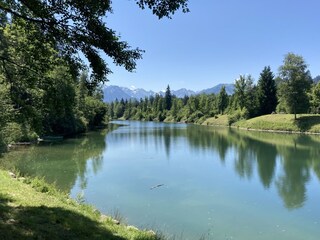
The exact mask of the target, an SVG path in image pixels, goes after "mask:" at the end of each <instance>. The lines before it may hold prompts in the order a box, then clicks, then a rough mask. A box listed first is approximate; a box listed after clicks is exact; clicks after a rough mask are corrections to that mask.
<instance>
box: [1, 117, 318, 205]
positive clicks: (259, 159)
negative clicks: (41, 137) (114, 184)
mask: <svg viewBox="0 0 320 240" xmlns="http://www.w3.org/2000/svg"><path fill="white" fill-rule="evenodd" d="M128 124H129V126H123V127H121V128H118V129H117V130H116V131H113V132H111V133H109V134H108V135H107V137H106V133H107V132H106V131H101V132H92V133H90V134H88V135H86V136H85V137H81V138H78V139H71V140H68V141H66V142H64V143H63V144H60V145H48V146H40V147H31V148H28V149H27V150H20V151H13V152H10V153H9V154H6V155H5V156H4V157H3V158H1V159H0V161H1V162H2V165H4V166H5V167H7V168H13V167H14V168H17V169H18V170H19V171H21V172H22V173H27V174H29V175H33V176H45V178H46V179H47V180H48V181H50V182H56V184H57V185H58V187H60V188H61V189H63V190H65V191H68V192H69V191H70V190H71V189H72V187H73V186H74V185H75V183H76V181H79V182H80V185H81V189H85V188H86V186H87V182H88V176H89V175H90V173H91V172H92V173H93V174H94V175H96V174H97V173H98V172H99V170H100V169H101V168H102V164H103V159H104V158H105V154H107V150H106V149H107V143H108V142H110V143H112V145H113V146H116V145H121V146H122V145H123V144H127V145H128V146H129V145H130V144H131V143H134V144H139V145H141V146H143V147H144V149H147V150H148V149H149V150H150V151H152V152H154V154H155V155H156V154H157V152H162V151H165V155H166V157H167V159H169V160H170V159H171V155H172V153H173V151H175V149H179V148H186V150H188V151H192V152H193V153H199V154H202V153H204V154H212V156H215V155H217V156H219V161H220V162H221V164H222V165H226V161H227V160H228V161H230V159H227V157H228V156H230V154H229V155H228V153H230V152H232V153H233V154H232V155H231V156H232V159H231V161H232V165H233V169H234V172H235V173H236V174H237V175H238V176H239V178H240V179H243V180H246V181H252V179H253V177H254V176H255V175H256V176H258V179H259V181H260V183H261V187H263V188H264V189H265V190H266V191H268V190H269V189H270V188H271V187H272V186H275V187H276V188H277V191H278V195H279V196H280V197H281V199H282V201H283V203H284V206H285V207H286V208H288V209H295V208H300V207H302V206H303V205H304V203H305V201H306V199H307V190H306V186H307V184H308V182H309V181H310V179H311V174H312V173H314V174H315V175H316V176H317V177H318V179H320V159H319V157H318V156H320V149H319V148H318V146H319V143H320V138H319V137H318V136H307V135H286V134H275V133H263V132H247V131H239V130H237V129H229V128H217V127H202V126H195V125H185V124H163V123H142V122H128ZM13 159H14V161H12V160H13ZM213 161H216V158H214V159H213Z"/></svg>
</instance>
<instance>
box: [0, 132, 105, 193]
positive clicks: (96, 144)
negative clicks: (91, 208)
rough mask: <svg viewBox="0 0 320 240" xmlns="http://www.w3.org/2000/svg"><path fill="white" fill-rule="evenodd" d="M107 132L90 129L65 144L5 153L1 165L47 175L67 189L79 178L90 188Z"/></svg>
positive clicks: (38, 174)
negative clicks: (91, 172) (90, 177)
mask: <svg viewBox="0 0 320 240" xmlns="http://www.w3.org/2000/svg"><path fill="white" fill-rule="evenodd" d="M107 131H108V130H104V131H97V132H90V133H88V134H86V135H84V136H79V137H78V138H73V139H68V140H66V141H64V142H62V143H54V144H45V145H40V146H32V147H28V148H19V149H16V150H15V151H11V152H9V153H7V154H5V155H4V156H3V158H1V159H0V164H1V165H2V166H4V167H5V168H6V169H17V170H19V171H20V172H21V173H22V174H27V175H30V176H40V177H44V178H45V179H46V180H47V181H48V182H51V183H55V184H56V185H57V187H59V188H60V189H62V190H63V191H66V192H69V191H70V190H71V188H72V187H73V186H74V184H75V182H76V180H77V179H79V181H80V185H81V188H86V185H87V176H88V169H89V168H90V169H92V171H93V173H94V174H96V173H97V172H98V171H99V170H100V169H101V165H102V161H103V157H102V153H103V151H104V150H105V149H106V148H107V146H106V142H105V135H106V133H107Z"/></svg>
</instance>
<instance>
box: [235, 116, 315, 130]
mask: <svg viewBox="0 0 320 240" xmlns="http://www.w3.org/2000/svg"><path fill="white" fill-rule="evenodd" d="M233 126H236V127H240V128H246V129H256V130H271V131H288V132H310V133H320V115H315V114H300V115H298V118H297V119H296V120H295V119H294V115H293V114H269V115H264V116H260V117H256V118H252V119H249V120H242V121H239V122H236V123H234V124H233Z"/></svg>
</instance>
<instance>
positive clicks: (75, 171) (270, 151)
mask: <svg viewBox="0 0 320 240" xmlns="http://www.w3.org/2000/svg"><path fill="white" fill-rule="evenodd" d="M119 123H121V124H128V125H127V126H122V127H120V128H117V129H116V130H114V131H112V132H110V133H108V134H107V135H106V136H105V135H103V134H98V133H92V134H91V135H90V134H89V135H88V136H87V137H85V138H80V139H76V140H73V141H67V142H66V144H63V145H61V146H51V147H41V148H35V149H34V150H33V151H27V152H24V159H28V160H27V161H28V162H29V164H28V166H29V167H27V168H26V167H25V166H27V165H26V164H25V161H24V164H20V165H21V166H24V167H25V171H29V172H32V171H33V173H34V174H40V175H41V174H42V175H45V174H47V176H48V178H49V179H50V180H51V181H53V180H54V181H56V182H57V184H58V185H61V186H63V187H64V188H68V186H69V189H70V188H72V189H71V195H72V196H74V197H75V196H76V195H77V194H78V193H80V192H82V191H83V193H84V197H85V199H86V200H87V201H88V202H89V203H91V204H93V205H95V206H97V207H98V208H99V209H100V210H101V211H103V212H106V213H112V212H114V211H115V210H119V211H120V213H121V214H122V215H123V216H125V217H127V218H128V222H129V223H130V224H135V225H138V226H142V227H151V228H156V229H163V230H164V231H167V232H171V233H176V234H178V235H180V234H181V233H184V237H183V238H184V239H195V238H196V239H197V238H199V237H200V236H201V235H202V234H207V236H208V238H209V239H211V238H212V239H231V237H233V239H318V236H319V234H320V230H319V225H320V209H319V204H318V203H319V200H320V193H319V190H318V189H319V177H320V159H319V157H318V156H320V154H319V153H320V150H319V148H318V145H319V142H320V138H319V137H318V136H304V135H284V134H273V133H255V132H246V131H238V130H235V129H229V128H213V127H201V126H195V125H186V124H165V123H152V122H134V121H131V122H119ZM30 152H31V153H32V155H29V156H28V154H30ZM10 154H13V153H10ZM16 155H18V154H16ZM38 156H42V161H43V159H44V157H43V156H46V158H45V159H46V160H45V166H47V165H49V166H50V167H51V168H52V171H50V169H49V168H48V167H45V166H44V163H43V162H42V163H41V162H40V160H39V159H40V158H41V157H39V159H38V160H35V159H36V158H38ZM16 158H17V157H16ZM62 158H63V159H62ZM31 159H32V160H31ZM70 159H71V161H70ZM17 162H18V163H19V160H18V161H17ZM48 163H49V164H48ZM18 165H19V164H18ZM59 169H61V170H62V169H63V171H62V173H61V172H60V173H58V171H59ZM66 181H69V182H68V183H65V182H66ZM158 184H164V185H163V186H161V187H158V188H155V189H153V190H150V188H151V187H152V186H156V185H158ZM72 186H73V187H72Z"/></svg>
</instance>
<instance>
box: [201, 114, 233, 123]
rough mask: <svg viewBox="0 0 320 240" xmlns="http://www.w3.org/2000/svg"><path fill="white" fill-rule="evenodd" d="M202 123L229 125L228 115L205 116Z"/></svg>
mask: <svg viewBox="0 0 320 240" xmlns="http://www.w3.org/2000/svg"><path fill="white" fill-rule="evenodd" d="M202 125H206V126H229V120H228V115H217V116H215V117H211V118H207V119H206V120H205V121H204V122H203V123H202Z"/></svg>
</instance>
